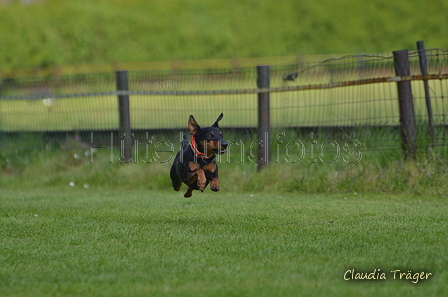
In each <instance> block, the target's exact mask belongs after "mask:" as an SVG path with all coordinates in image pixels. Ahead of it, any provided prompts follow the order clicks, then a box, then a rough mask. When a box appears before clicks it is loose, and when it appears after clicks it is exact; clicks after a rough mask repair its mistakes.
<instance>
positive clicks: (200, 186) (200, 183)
mask: <svg viewBox="0 0 448 297" xmlns="http://www.w3.org/2000/svg"><path fill="white" fill-rule="evenodd" d="M205 184H206V183H205V181H200V180H198V188H199V190H200V191H204V189H205Z"/></svg>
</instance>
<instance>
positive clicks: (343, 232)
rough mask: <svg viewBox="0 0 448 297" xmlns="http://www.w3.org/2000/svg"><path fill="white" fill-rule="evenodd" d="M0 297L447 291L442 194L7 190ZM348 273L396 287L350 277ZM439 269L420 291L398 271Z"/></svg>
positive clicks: (446, 206) (3, 192)
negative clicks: (372, 275) (376, 273)
mask: <svg viewBox="0 0 448 297" xmlns="http://www.w3.org/2000/svg"><path fill="white" fill-rule="evenodd" d="M0 197H1V198H0V203H1V208H0V210H1V211H0V221H1V225H2V228H1V229H0V234H1V238H2V245H1V250H2V252H1V253H0V259H1V263H2V265H1V266H0V283H1V284H2V285H1V288H0V292H1V295H2V296H325V295H326V296H330V295H331V296H361V295H363V296H372V295H374V294H377V295H380V296H444V294H446V292H447V291H448V285H447V284H448V271H447V268H446V267H448V258H447V246H448V239H447V237H446V233H447V227H448V225H447V221H446V219H445V217H446V213H447V211H448V203H447V201H446V199H445V198H442V197H440V196H433V195H416V196H412V195H411V196H410V195H389V194H387V195H385V194H373V193H345V194H297V193H296V194H294V193H289V194H288V193H277V192H275V191H270V192H240V191H228V190H223V191H221V192H218V193H213V192H211V191H205V192H204V193H202V194H201V193H195V195H194V196H193V197H192V198H191V199H184V198H183V197H182V194H181V193H178V192H172V191H170V190H107V189H95V188H88V189H84V188H82V187H69V186H68V185H66V186H63V187H61V186H58V187H37V188H17V189H0ZM349 269H356V270H357V271H359V272H372V271H373V270H374V269H381V271H383V272H385V273H386V275H387V280H383V281H378V280H373V281H357V280H350V281H345V280H344V279H343V275H344V273H345V271H347V270H349ZM396 269H400V270H401V271H404V272H407V271H408V270H411V271H412V272H420V271H425V272H430V273H432V274H433V276H431V277H430V279H429V280H426V281H420V282H419V283H418V284H413V283H411V281H409V280H401V281H400V280H394V279H393V275H392V274H391V272H390V271H391V270H396Z"/></svg>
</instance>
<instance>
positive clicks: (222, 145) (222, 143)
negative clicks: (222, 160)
mask: <svg viewBox="0 0 448 297" xmlns="http://www.w3.org/2000/svg"><path fill="white" fill-rule="evenodd" d="M228 146H229V144H228V143H227V142H225V141H223V140H221V148H222V149H226V148H227V147H228Z"/></svg>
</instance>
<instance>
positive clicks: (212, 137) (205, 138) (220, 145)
mask: <svg viewBox="0 0 448 297" xmlns="http://www.w3.org/2000/svg"><path fill="white" fill-rule="evenodd" d="M222 117H223V114H222V113H221V114H220V115H219V117H218V118H217V119H216V121H215V122H214V123H213V125H212V126H211V127H207V128H201V127H200V126H199V125H198V123H197V122H196V120H195V119H194V117H193V116H192V115H191V116H190V119H189V120H188V129H189V130H190V134H191V135H193V136H194V139H195V141H196V145H197V150H198V151H199V152H201V153H203V154H205V155H207V156H211V155H213V154H218V155H222V154H224V153H225V152H226V149H227V147H228V143H227V142H225V141H224V134H223V133H222V132H221V131H220V130H219V125H218V122H219V121H220V120H221V119H222Z"/></svg>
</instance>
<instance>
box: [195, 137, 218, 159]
mask: <svg viewBox="0 0 448 297" xmlns="http://www.w3.org/2000/svg"><path fill="white" fill-rule="evenodd" d="M190 146H191V148H192V149H193V151H194V152H195V153H196V155H197V156H198V157H199V158H201V159H210V158H211V157H213V155H211V156H210V157H207V156H206V155H205V154H204V153H201V152H200V151H199V150H198V148H197V144H196V137H194V135H191V140H190Z"/></svg>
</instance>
